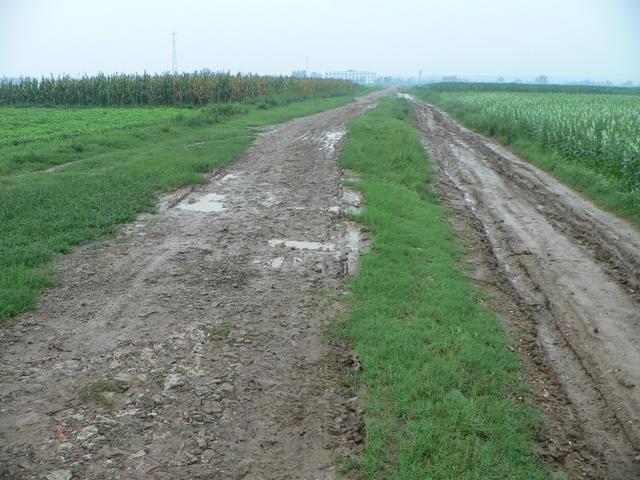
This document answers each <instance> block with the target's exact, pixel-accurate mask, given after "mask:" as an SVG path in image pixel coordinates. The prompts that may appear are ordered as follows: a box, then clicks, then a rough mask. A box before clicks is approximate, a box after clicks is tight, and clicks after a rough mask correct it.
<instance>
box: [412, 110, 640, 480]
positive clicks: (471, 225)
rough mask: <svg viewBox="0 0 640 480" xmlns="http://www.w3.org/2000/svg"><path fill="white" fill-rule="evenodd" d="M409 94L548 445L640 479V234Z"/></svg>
mask: <svg viewBox="0 0 640 480" xmlns="http://www.w3.org/2000/svg"><path fill="white" fill-rule="evenodd" d="M410 100H411V102H412V103H413V105H414V106H415V109H416V112H417V123H418V126H419V128H420V130H421V132H422V135H423V143H424V145H425V148H426V149H427V151H428V152H429V154H430V157H431V159H432V161H433V163H434V167H435V173H436V181H435V182H434V186H433V188H434V190H435V192H436V193H437V195H438V196H439V197H440V198H442V200H443V202H444V203H445V204H446V205H447V206H448V207H450V208H452V209H453V210H454V212H455V214H454V215H453V216H452V217H451V223H452V226H453V228H454V230H455V231H456V232H457V234H458V236H459V238H460V241H461V242H462V243H464V244H466V245H467V246H468V247H469V248H470V252H471V254H470V255H471V257H470V258H469V259H468V261H469V262H471V263H473V264H475V265H476V267H477V268H476V270H475V272H474V273H473V274H472V275H471V276H472V277H473V278H474V279H475V280H476V281H477V282H478V283H479V284H480V285H481V286H482V287H483V288H484V289H485V290H487V291H489V292H490V293H492V295H493V298H494V299H493V301H492V305H491V307H492V308H494V309H496V310H497V311H498V312H499V313H500V316H501V318H502V319H503V321H504V323H505V325H506V326H507V328H508V329H509V330H510V331H511V333H512V338H513V343H512V346H511V348H512V349H513V350H514V351H515V352H516V353H517V354H518V355H519V357H520V358H521V360H522V362H523V365H524V377H525V379H526V381H527V382H528V383H529V385H530V387H531V399H530V400H533V401H534V402H536V403H537V404H538V405H539V407H540V409H541V411H542V413H543V415H542V423H543V425H542V433H543V438H542V439H541V440H540V442H539V445H538V449H539V454H540V455H541V456H543V457H545V458H546V459H547V460H549V461H550V462H551V464H552V465H553V466H554V468H555V469H556V470H560V471H564V472H567V473H568V474H569V475H570V477H572V478H589V479H603V478H606V479H621V480H622V479H631V478H640V463H639V462H638V460H639V459H640V457H639V456H638V452H639V450H640V304H639V302H638V299H639V296H640V291H639V279H640V234H639V233H638V231H637V230H635V229H634V228H633V227H631V226H630V225H628V224H627V223H625V222H624V221H622V220H619V219H617V218H615V217H613V216H612V215H610V214H608V213H606V212H604V211H602V210H600V209H598V208H597V207H595V206H593V205H592V204H591V203H590V202H588V201H586V200H584V199H583V198H582V197H580V196H579V195H578V194H576V193H575V192H573V191H572V190H570V189H568V188H567V187H565V186H563V185H561V184H560V183H559V182H558V181H557V180H555V179H553V178H552V177H550V176H549V175H548V174H546V173H544V172H542V171H540V170H539V169H537V168H536V167H534V166H532V165H530V164H529V163H527V162H525V161H523V160H521V159H519V158H518V157H517V156H515V155H513V154H512V153H511V152H509V151H508V150H507V149H505V148H504V147H502V146H500V145H498V144H496V143H495V142H494V141H491V140H489V139H487V138H485V137H483V136H481V135H478V134H475V133H473V132H471V131H469V130H467V129H465V128H464V127H462V126H460V125H459V124H458V123H456V122H455V121H454V120H453V119H452V118H451V117H450V116H449V115H447V114H446V113H444V112H441V111H440V110H438V109H437V108H435V107H433V106H430V105H427V104H425V103H422V102H420V101H417V100H415V99H412V98H410ZM517 400H520V399H516V401H517Z"/></svg>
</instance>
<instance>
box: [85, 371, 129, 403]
mask: <svg viewBox="0 0 640 480" xmlns="http://www.w3.org/2000/svg"><path fill="white" fill-rule="evenodd" d="M128 389H129V384H128V383H127V382H125V381H124V380H108V379H106V378H101V379H99V380H96V381H95V382H93V383H90V384H89V385H86V386H84V387H82V388H81V389H80V400H82V401H83V402H99V403H102V404H104V405H106V406H111V405H112V404H113V400H112V399H111V397H110V396H109V395H107V394H108V393H122V392H125V391H127V390H128Z"/></svg>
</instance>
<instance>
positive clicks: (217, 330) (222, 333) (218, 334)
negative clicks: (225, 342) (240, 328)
mask: <svg viewBox="0 0 640 480" xmlns="http://www.w3.org/2000/svg"><path fill="white" fill-rule="evenodd" d="M232 328H233V325H232V324H231V322H229V321H227V320H225V321H224V322H222V323H220V325H216V326H214V327H211V328H210V329H209V331H208V332H207V337H208V338H210V339H222V338H226V337H228V336H229V334H230V333H231V330H232Z"/></svg>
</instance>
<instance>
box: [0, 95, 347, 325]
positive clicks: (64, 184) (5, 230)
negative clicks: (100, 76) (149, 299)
mask: <svg viewBox="0 0 640 480" xmlns="http://www.w3.org/2000/svg"><path fill="white" fill-rule="evenodd" d="M352 98H353V97H352V96H341V97H330V98H315V99H307V100H303V101H298V102H294V103H290V104H289V105H285V106H275V107H271V108H268V109H258V108H257V107H255V106H250V105H247V106H246V107H244V108H245V110H246V113H237V114H236V115H234V116H231V117H229V118H228V119H227V120H226V121H224V122H222V123H215V122H216V121H219V120H220V119H219V118H217V116H218V115H219V113H220V112H214V113H213V115H215V116H216V119H215V121H212V122H210V121H209V120H207V118H209V117H210V115H211V112H206V111H205V112H204V113H203V112H201V111H193V112H191V114H192V115H195V116H201V117H204V118H205V121H202V122H201V121H197V122H184V121H169V122H166V121H162V122H160V123H157V124H155V125H150V126H143V127H138V128H132V129H129V130H126V131H123V130H112V131H107V132H104V133H101V134H94V135H93V136H88V137H87V138H84V137H83V138H84V142H85V145H86V148H84V149H83V150H82V151H77V152H75V154H76V155H75V156H74V157H73V159H74V160H75V161H76V163H74V164H70V165H67V166H66V167H65V168H63V169H60V170H56V171H52V172H46V173H29V172H26V173H27V174H26V175H22V176H13V177H11V176H5V177H1V176H0V323H2V322H4V321H6V320H7V319H9V318H10V317H12V316H14V315H16V314H17V313H18V312H20V311H22V310H24V309H26V308H30V307H32V306H33V305H35V302H36V300H37V297H38V294H39V292H40V291H41V290H42V289H43V288H44V287H45V286H46V285H47V284H48V282H49V279H50V278H51V275H50V274H51V271H52V270H53V267H52V263H51V261H52V260H54V259H55V258H56V256H57V255H59V254H63V253H67V252H69V251H70V250H71V247H72V246H73V245H76V244H79V243H83V242H87V241H91V240H94V239H96V238H99V237H101V236H103V235H106V234H110V233H112V232H114V231H116V230H117V228H118V225H120V224H122V223H125V222H130V221H132V220H133V219H134V218H135V217H136V215H137V214H139V213H141V212H144V211H153V210H154V209H155V205H156V200H157V196H158V194H159V192H161V191H168V190H171V189H175V188H177V187H180V186H183V185H187V184H193V183H200V182H203V181H204V176H203V175H202V172H206V171H208V170H211V169H213V168H216V167H221V166H223V165H226V164H228V163H230V162H232V161H233V160H234V159H235V158H237V157H238V156H239V155H240V154H241V153H242V152H243V151H244V150H245V149H246V148H247V147H248V146H249V145H250V144H251V142H252V140H253V137H254V135H255V133H256V128H255V127H260V126H265V125H269V124H273V123H278V122H283V121H286V120H289V119H292V118H295V117H299V116H303V115H308V114H312V113H316V112H319V111H322V110H326V109H329V108H333V107H337V106H340V105H344V104H345V103H348V102H349V101H351V100H352ZM38 110H39V109H38ZM117 111H118V110H116V109H113V110H112V111H111V112H110V114H113V115H115V112H117ZM120 111H121V113H122V114H123V115H125V116H126V115H128V114H129V109H126V108H124V109H121V110H120ZM23 112H24V114H25V115H26V116H28V115H30V110H29V109H24V110H23ZM37 113H38V112H37V111H36V113H35V114H37ZM67 142H69V139H67V138H58V139H49V140H47V141H42V142H34V143H33V144H32V145H30V147H29V148H39V149H40V150H39V151H40V155H41V159H42V161H39V162H37V167H38V168H42V166H44V165H50V163H51V161H52V160H51V159H52V158H53V162H54V163H56V164H60V163H64V162H65V161H67V160H68V158H69V157H68V156H67V155H66V154H64V153H60V152H61V151H63V150H64V149H65V148H66V145H67ZM7 148H8V147H7ZM14 148H15V149H16V150H17V151H22V150H21V149H23V148H27V147H25V146H24V145H16V146H14ZM18 154H19V152H18V153H16V155H18ZM0 158H1V160H0V163H2V162H4V160H5V156H4V153H3V156H2V157H0ZM12 173H15V172H12Z"/></svg>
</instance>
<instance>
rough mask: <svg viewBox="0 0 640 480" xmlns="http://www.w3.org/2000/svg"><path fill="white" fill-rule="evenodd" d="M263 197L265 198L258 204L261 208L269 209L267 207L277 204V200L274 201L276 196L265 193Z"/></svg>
mask: <svg viewBox="0 0 640 480" xmlns="http://www.w3.org/2000/svg"><path fill="white" fill-rule="evenodd" d="M264 197H265V198H264V200H262V201H261V202H260V204H261V205H262V206H263V207H267V208H269V207H273V206H274V205H275V204H276V203H278V200H277V199H276V196H275V195H274V194H273V193H271V192H267V193H266V194H265V195H264Z"/></svg>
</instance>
